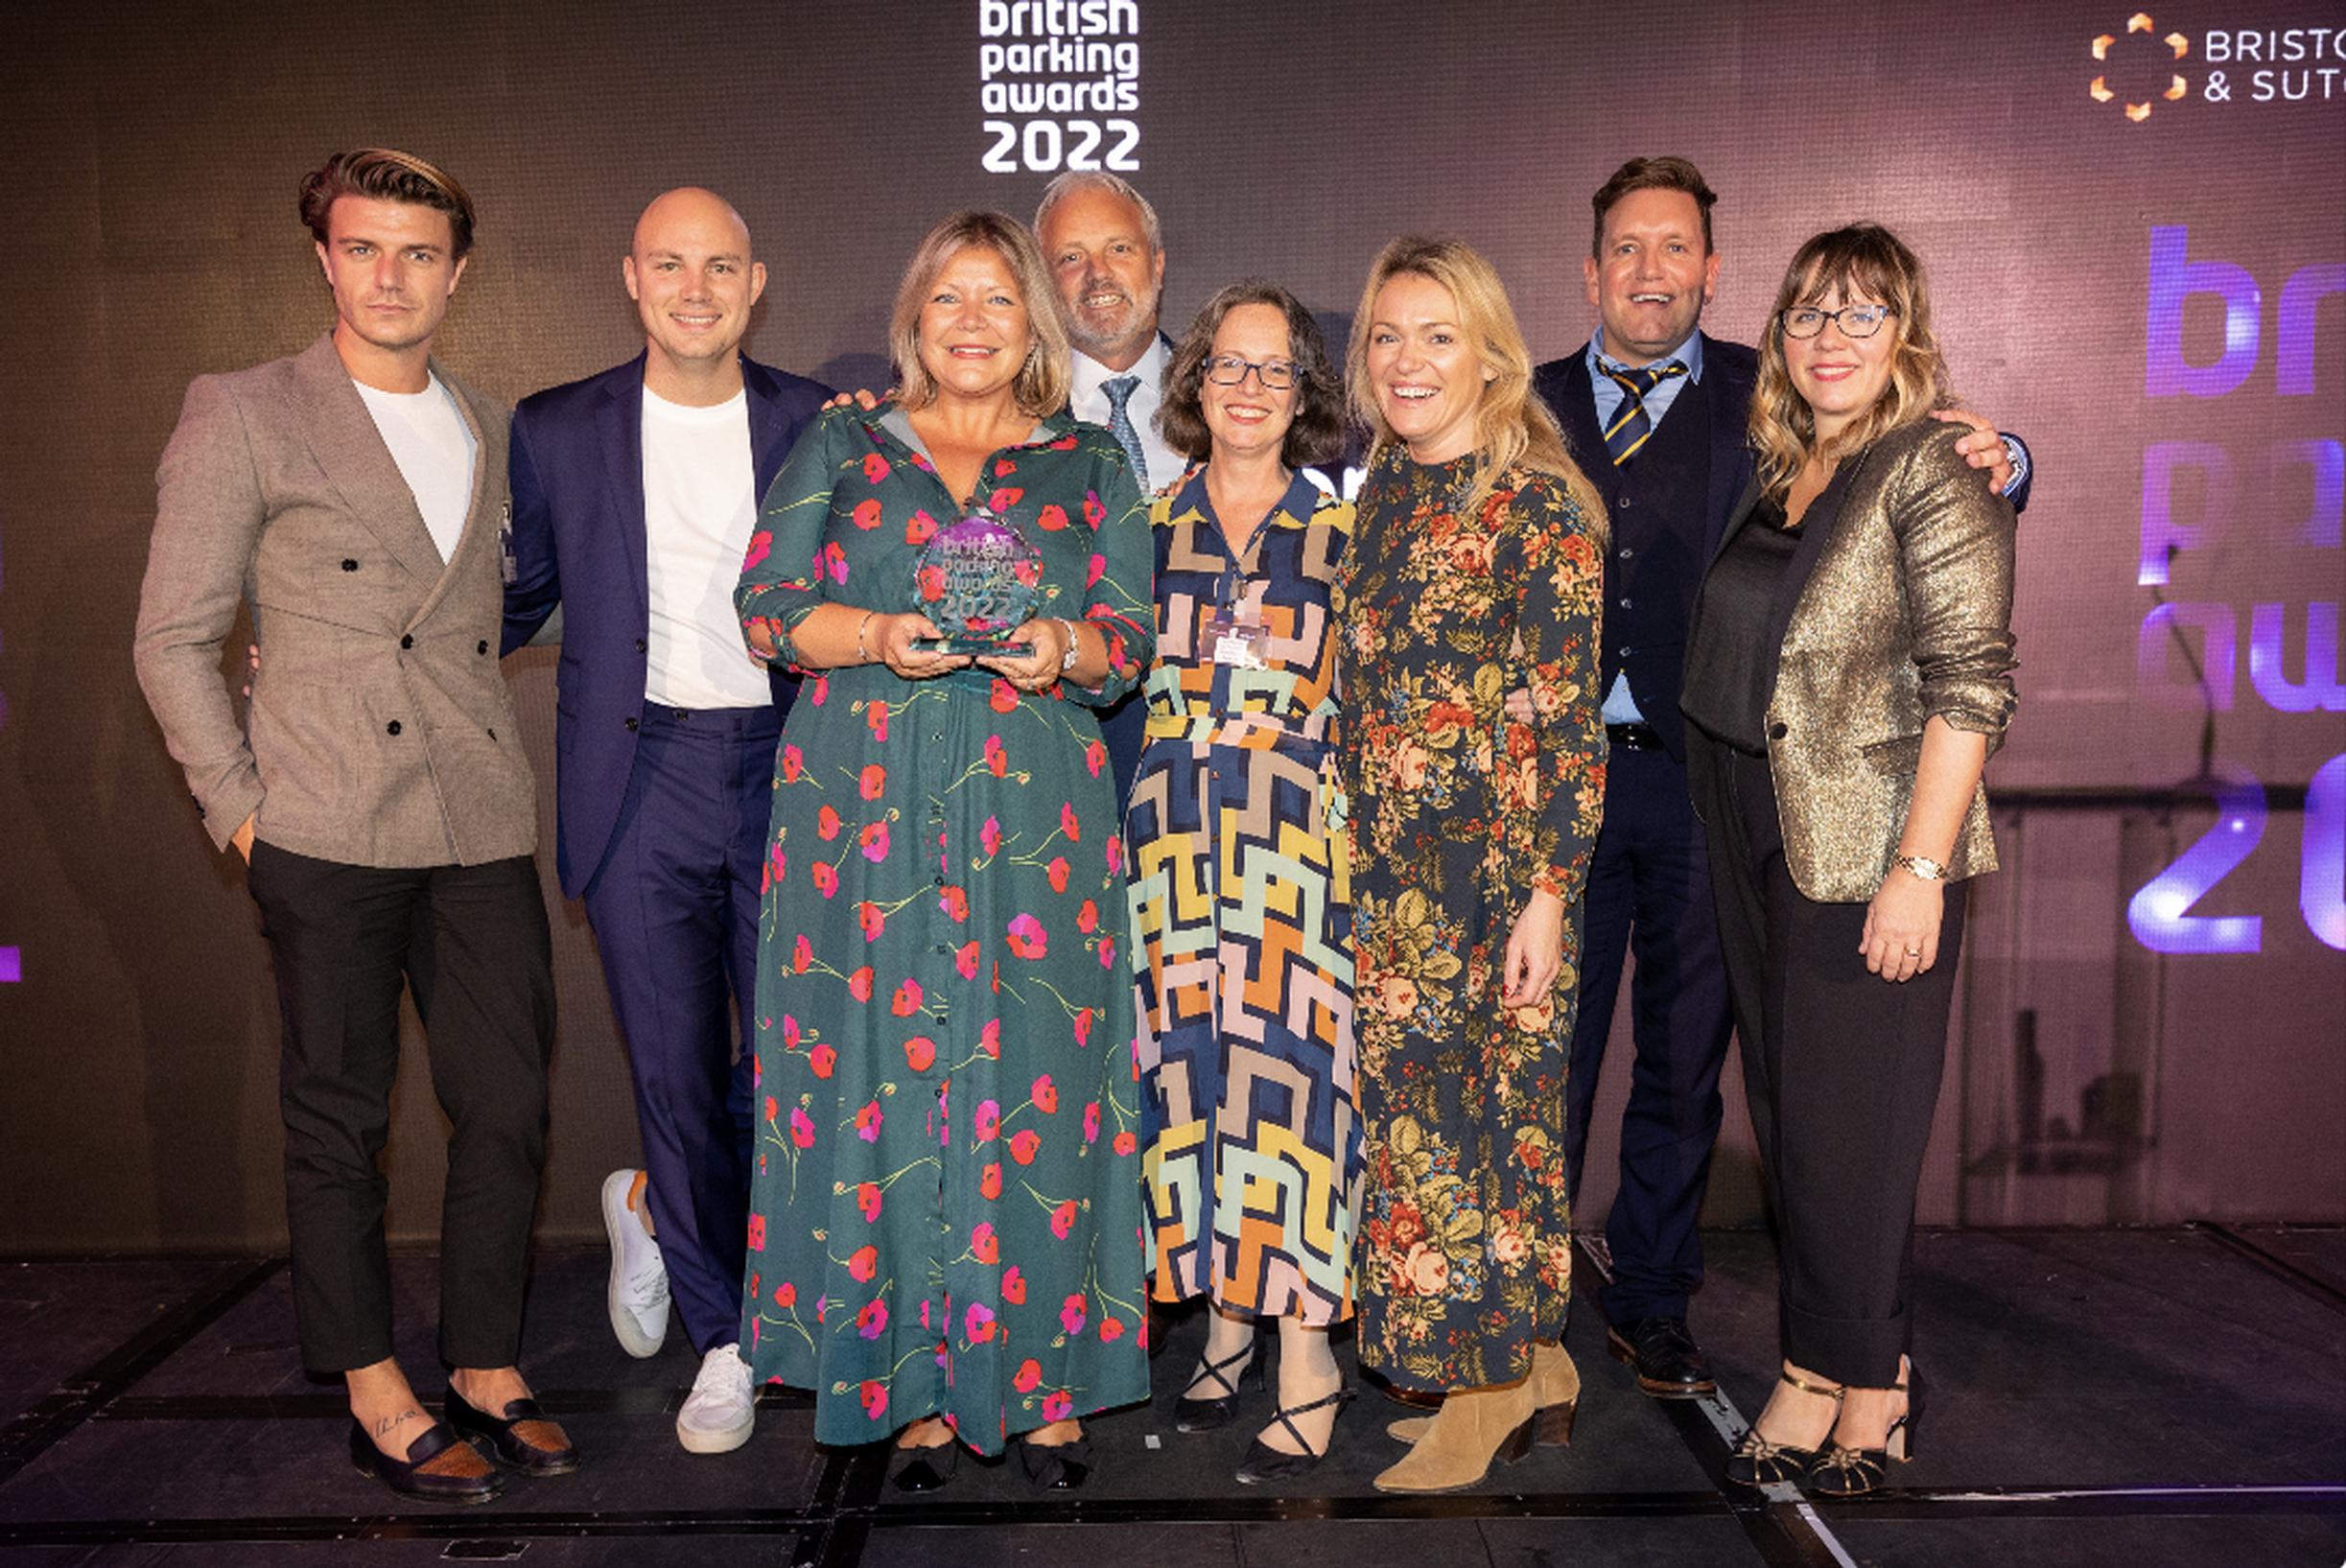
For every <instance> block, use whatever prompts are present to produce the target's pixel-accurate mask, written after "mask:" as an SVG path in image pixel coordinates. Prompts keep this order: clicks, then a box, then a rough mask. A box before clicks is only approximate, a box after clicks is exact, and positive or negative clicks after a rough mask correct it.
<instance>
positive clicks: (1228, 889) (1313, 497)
mask: <svg viewBox="0 0 2346 1568" xmlns="http://www.w3.org/2000/svg"><path fill="white" fill-rule="evenodd" d="M1151 522H1152V523H1153V525H1154V533H1155V538H1156V549H1157V572H1156V579H1157V617H1158V620H1157V627H1158V631H1157V666H1156V667H1155V668H1154V669H1153V670H1151V671H1150V673H1149V679H1148V685H1147V688H1146V693H1147V700H1148V744H1147V747H1146V749H1145V750H1143V751H1142V753H1141V754H1140V766H1139V770H1138V778H1137V780H1136V781H1135V784H1134V786H1133V798H1132V805H1131V807H1130V808H1129V810H1128V812H1127V814H1126V817H1125V823H1126V828H1125V831H1126V836H1127V838H1128V839H1129V840H1130V842H1131V845H1132V854H1133V885H1132V927H1133V933H1134V940H1135V942H1136V943H1138V946H1139V948H1140V952H1139V955H1138V958H1137V959H1136V962H1135V968H1136V969H1137V970H1138V1014H1139V1023H1140V1032H1139V1037H1138V1049H1139V1059H1140V1069H1141V1093H1142V1099H1143V1103H1144V1105H1145V1108H1146V1112H1147V1122H1148V1141H1147V1146H1146V1150H1145V1153H1144V1154H1143V1157H1142V1160H1141V1172H1142V1181H1143V1182H1144V1184H1145V1187H1146V1196H1147V1211H1148V1215H1149V1220H1150V1233H1151V1237H1152V1245H1151V1249H1150V1250H1151V1252H1152V1254H1153V1257H1154V1261H1155V1266H1156V1295H1157V1297H1158V1299H1161V1300H1168V1301H1170V1300H1180V1299H1185V1298H1188V1297H1193V1296H1199V1295H1210V1296H1211V1297H1212V1298H1213V1299H1214V1300H1215V1301H1217V1302H1219V1303H1221V1304H1223V1305H1225V1306H1230V1307H1233V1308H1237V1309H1239V1310H1243V1311H1247V1312H1254V1313H1261V1314H1266V1315H1270V1316H1286V1315H1293V1316H1296V1317H1298V1318H1300V1319H1302V1321H1303V1322H1308V1323H1313V1324H1321V1325H1325V1324H1327V1323H1330V1322H1337V1321H1339V1320H1341V1319H1343V1318H1345V1317H1348V1316H1349V1315H1350V1313H1351V1307H1352V1291H1351V1278H1352V1268H1351V1264H1352V1243H1353V1233H1354V1229H1355V1219H1356V1216H1357V1214H1358V1212H1359V1202H1360V1190H1359V1189H1360V1171H1361V1151H1360V1125H1359V1117H1358V1115H1357V1113H1356V1112H1355V1111H1354V1108H1353V1081H1354V1077H1355V1074H1354V1066H1353V1045H1352V913H1351V903H1350V898H1351V890H1350V886H1349V879H1348V873H1347V859H1346V850H1345V844H1344V838H1343V833H1342V830H1341V828H1340V827H1336V826H1332V825H1331V824H1333V823H1335V822H1337V821H1339V820H1340V811H1339V807H1338V802H1339V799H1340V792H1339V790H1338V788H1337V784H1336V766H1335V756H1334V752H1333V749H1332V748H1333V742H1334V740H1335V725H1336V701H1335V658H1336V647H1335V638H1334V621H1333V618H1332V616H1331V614H1330V600H1331V597H1332V596H1333V592H1334V588H1335V583H1336V576H1337V573H1338V572H1339V571H1340V569H1341V564H1342V561H1343V558H1344V551H1345V547H1346V545H1347V544H1348V543H1349V540H1350V537H1351V531H1352V508H1351V506H1350V505H1349V503H1345V502H1341V501H1338V500H1336V499H1335V498H1334V497H1332V496H1327V495H1325V494H1323V493H1322V492H1321V491H1320V490H1318V489H1316V488H1315V487H1314V486H1313V485H1312V483H1311V481H1310V480H1307V479H1304V478H1303V477H1302V476H1301V475H1298V476H1297V477H1296V478H1295V480H1294V481H1293V482H1292V483H1291V484H1290V485H1289V486H1288V489H1287V493H1286V494H1285V496H1283V497H1282V498H1281V499H1280V501H1279V504H1278V505H1276V506H1274V507H1273V508H1272V509H1271V511H1270V513H1269V514H1268V515H1267V516H1266V517H1265V518H1264V519H1263V520H1262V522H1261V524H1260V526H1259V527H1256V528H1255V529H1252V530H1250V533H1251V537H1249V538H1248V539H1246V540H1243V541H1239V542H1237V543H1236V544H1235V545H1233V543H1232V541H1231V540H1229V539H1227V538H1226V537H1225V535H1224V533H1223V530H1222V527H1221V525H1220V524H1219V523H1217V522H1216V521H1215V519H1214V515H1213V506H1212V503H1211V502H1210V501H1209V500H1208V496H1207V493H1206V480H1205V474H1204V471H1203V470H1199V471H1198V472H1197V473H1195V474H1194V475H1193V476H1192V477H1191V478H1190V479H1189V480H1188V481H1187V482H1186V483H1185V484H1184V485H1181V486H1178V487H1176V488H1175V489H1173V490H1168V491H1167V492H1166V493H1165V494H1163V495H1161V497H1160V498H1159V499H1158V501H1157V503H1156V505H1155V507H1154V508H1153V510H1152V512H1151ZM1225 618H1226V619H1227V620H1229V621H1230V622H1231V623H1232V624H1233V625H1235V626H1239V627H1249V626H1255V627H1260V628H1261V631H1262V639H1261V644H1260V649H1259V653H1258V655H1257V657H1259V659H1260V660H1261V667H1250V666H1249V665H1246V664H1239V663H1229V662H1220V661H1217V660H1216V658H1215V651H1216V645H1217V643H1218V641H1219V639H1218V637H1217V635H1216V633H1215V631H1214V629H1213V628H1214V627H1215V625H1216V622H1217V620H1220V619H1225Z"/></svg>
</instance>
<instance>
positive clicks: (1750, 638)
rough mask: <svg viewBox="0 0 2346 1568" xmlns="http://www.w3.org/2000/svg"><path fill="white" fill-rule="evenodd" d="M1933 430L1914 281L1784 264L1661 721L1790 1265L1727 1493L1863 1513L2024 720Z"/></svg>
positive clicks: (1824, 252)
mask: <svg viewBox="0 0 2346 1568" xmlns="http://www.w3.org/2000/svg"><path fill="white" fill-rule="evenodd" d="M1945 401H1946V394H1945V387H1944V384H1943V377H1942V373H1941V366H1940V360H1939V353H1938V347H1937V343H1936V340H1935V338H1934V337H1933V335H1932V331H1931V309H1930V295H1929V291H1928V289H1927V287H1926V285H1925V281H1924V278H1923V273H1922V267H1921V264H1920V263H1919V262H1917V261H1916V260H1915V259H1914V256H1913V253H1912V251H1910V250H1908V249H1907V247H1906V246H1904V245H1903V244H1901V243H1900V242H1899V241H1898V239H1897V238H1896V237H1895V236H1894V235H1892V234H1890V233H1889V231H1888V230H1886V229H1882V228H1878V227H1875V226H1873V225H1870V224H1861V225H1857V226H1854V227H1850V228H1843V229H1837V230H1834V231H1832V232H1830V233H1826V234H1820V235H1818V236H1817V237H1816V238H1815V239H1813V240H1811V241H1809V242H1808V244H1806V245H1804V246H1801V247H1800V250H1799V252H1798V253H1797V254H1796V255H1795V256H1794V258H1793V261H1792V265H1791V267H1790V268H1789V269H1788V270H1787V271H1786V273H1785V278H1784V283H1783V286H1782V288H1781V289H1780V290H1779V291H1778V293H1777V295H1776V302H1775V311H1774V314H1773V315H1772V316H1771V318H1770V322H1769V328H1768V331H1767V333H1766V335H1765V337H1764V339H1763V342H1762V346H1761V349H1760V367H1759V380H1758V386H1757V389H1756V391H1755V392H1754V394H1753V397H1752V404H1751V437H1752V443H1753V445H1754V447H1755V448H1756V450H1757V455H1758V472H1757V475H1756V477H1755V479H1754V480H1753V483H1752V486H1751V489H1750V491H1749V493H1748V494H1747V495H1746V496H1745V498H1744V501H1743V503H1742V504H1741V506H1739V507H1738V509H1737V511H1736V513H1735V514H1734V516H1733V518H1732V519H1731V520H1730V522H1729V523H1728V526H1727V528H1726V532H1725V535H1724V538H1723V540H1722V542H1721V544H1720V547H1719V550H1718V553H1717V554H1716V555H1715V556H1714V557H1713V558H1712V561H1711V565H1710V568H1709V571H1708V572H1707V573H1706V574H1705V576H1704V578H1703V583H1702V588H1701V594H1700V595H1699V597H1697V599H1696V604H1695V612H1694V620H1693V626H1692V629H1691V630H1690V632H1689V636H1688V648H1687V663H1686V683H1685V689H1684V695H1683V699H1682V702H1681V706H1682V708H1683V710H1684V712H1685V714H1686V716H1687V718H1688V719H1689V720H1690V721H1691V724H1690V728H1689V732H1688V755H1689V762H1690V764H1691V774H1692V783H1693V787H1694V792H1695V806H1696V809H1697V811H1698V812H1699V813H1700V814H1701V817H1702V819H1703V825H1704V828H1705V831H1706V834H1707V839H1708V844H1709V849H1710V860H1711V878H1712V884H1713V888H1714V890H1715V892H1716V894H1717V897H1718V901H1719V921H1720V935H1721V939H1722V946H1723V947H1724V950H1725V955H1726V962H1727V973H1728V983H1729V987H1730V989H1731V991H1732V993H1733V995H1734V1002H1735V1013H1736V1024H1737V1032H1738V1033H1739V1035H1740V1036H1741V1038H1742V1041H1743V1056H1744V1076H1745V1084H1746V1087H1747V1089H1748V1095H1749V1099H1750V1111H1751V1122H1752V1127H1753V1130H1754V1132H1755V1133H1756V1134H1757V1136H1758V1141H1759V1150H1760V1160H1761V1164H1762V1167H1763V1170H1764V1171H1765V1174H1766V1176H1767V1180H1768V1187H1769V1195H1770V1198H1771V1201H1772V1204H1773V1205H1774V1212H1775V1219H1776V1227H1777V1244H1778V1252H1779V1258H1780V1263H1781V1287H1780V1288H1781V1305H1780V1327H1781V1336H1782V1341H1783V1375H1782V1378H1781V1379H1780V1381H1779V1382H1778V1383H1777V1385H1776V1387H1775V1390H1774V1392H1773V1394H1772V1396H1771V1398H1770V1399H1769V1401H1768V1406H1767V1409H1766V1410H1764V1411H1762V1412H1761V1414H1760V1416H1759V1418H1758V1419H1757V1420H1756V1421H1755V1422H1753V1423H1752V1428H1751V1431H1750V1433H1749V1434H1748V1436H1747V1438H1746V1439H1745V1441H1744V1443H1743V1446H1742V1447H1741V1448H1740V1449H1739V1450H1738V1451H1737V1452H1736V1454H1735V1455H1734V1456H1733V1458H1732V1459H1731V1460H1730V1461H1729V1464H1728V1472H1727V1473H1728V1475H1729V1477H1730V1479H1733V1480H1737V1481H1740V1482H1744V1483H1746V1484H1751V1485H1765V1484H1768V1483H1771V1482H1779V1481H1805V1483H1806V1484H1807V1485H1808V1486H1811V1487H1812V1488H1813V1489H1816V1490H1819V1491H1823V1492H1827V1493H1832V1494H1843V1495H1845V1494H1852V1493H1856V1492H1863V1491H1868V1490H1871V1489H1872V1488H1873V1487H1874V1486H1878V1485H1880V1483H1881V1480H1882V1475H1883V1468H1884V1464H1885V1463H1886V1462H1887V1461H1888V1460H1889V1459H1905V1458H1909V1457H1911V1456H1912V1451H1913V1439H1914V1431H1915V1427H1916V1424H1917V1422H1918V1419H1919V1416H1920V1413H1921V1406H1922V1396H1923V1387H1922V1383H1921V1381H1920V1379H1919V1377H1918V1376H1916V1375H1914V1373H1913V1371H1912V1364H1911V1363H1910V1362H1909V1360H1908V1359H1907V1355H1906V1351H1907V1347H1908V1341H1909V1336H1910V1318H1909V1300H1908V1283H1907V1264H1908V1251H1909V1243H1910V1240H1911V1237H1912V1229H1913V1213H1914V1189H1915V1185H1916V1182H1918V1181H1919V1179H1920V1176H1921V1170H1922V1155H1923V1145H1924V1143H1925V1141H1926V1140H1927V1139H1928V1137H1929V1135H1930V1130H1931V1118H1932V1112H1933V1111H1934V1109H1935V1104H1936V1101H1937V1097H1938V1081H1939V1072H1940V1068H1941V1065H1943V1062H1944V1059H1945V1053H1946V1036H1947V1015H1948V1007H1949V1003H1950V1001H1951V1000H1952V997H1953V993H1954V975H1955V967H1956V959H1957V955H1958V951H1959V946H1960V943H1961V938H1962V924H1963V905H1964V882H1965V880H1966V879H1967V878H1970V877H1973V876H1975V875H1977V874H1979V873H1981V872H1985V871H1993V870H1994V869H1995V867H1996V852H1995V844H1994V841H1993V839H1992V838H1991V836H1990V834H1989V831H1988V823H1987V802H1986V796H1985V795H1984V793H1983V792H1982V788H1981V784H1980V777H1981V772H1982V767H1983V766H1984V764H1985V763H1986V761H1987V755H1988V753H1989V752H1990V751H1991V750H1992V749H1994V747H1995V746H1996V744H1997V743H1998V741H1999V740H2000V738H2001V737H2002V735H2003V732H2004V728H2005V725H2006V722H2007V721H2008V720H2009V719H2010V717H2011V713H2012V704H2013V693H2012V682H2011V677H2010V670H2011V669H2012V667H2013V657H2012V636H2011V631H2010V615H2011V600H2012V535H2013V520H2012V509H2011V506H2010V505H2009V504H2008V503H2006V501H2004V500H2003V498H2001V497H1999V496H1996V495H1993V494H1991V493H1990V492H1989V490H1988V489H1987V487H1986V486H1984V485H1983V484H1982V483H1981V482H1980V480H1979V477H1978V476H1977V475H1976V474H1975V473H1973V472H1972V471H1971V470H1970V469H1969V468H1968V467H1967V466H1966V465H1965V463H1964V460H1963V458H1962V457H1961V456H1959V455H1958V454H1957V452H1956V450H1955V443H1956V439H1957V436H1958V435H1959V430H1951V429H1949V428H1948V427H1947V426H1945V425H1943V424H1939V423H1937V422H1935V421H1934V420H1932V419H1931V418H1930V417H1929V414H1930V410H1932V409H1933V408H1934V407H1935V406H1938V405H1940V404H1942V403H1944V402H1945ZM1828 1439H1829V1440H1828Z"/></svg>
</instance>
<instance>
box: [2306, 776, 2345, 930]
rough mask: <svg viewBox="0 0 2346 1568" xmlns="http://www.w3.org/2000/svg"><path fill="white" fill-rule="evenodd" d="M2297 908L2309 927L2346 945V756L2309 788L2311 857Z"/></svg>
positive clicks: (2308, 842) (2308, 847)
mask: <svg viewBox="0 0 2346 1568" xmlns="http://www.w3.org/2000/svg"><path fill="white" fill-rule="evenodd" d="M2297 875H2298V888H2297V907H2298V908H2299V909H2300V910H2302V911H2303V912H2304V914H2305V917H2306V929H2307V930H2309V931H2311V932H2312V933H2313V934H2314V935H2315V936H2317V937H2319V938H2321V940H2322V941H2324V942H2326V943H2328V944H2329V945H2330V946H2331V947H2333V948H2346V757H2333V758H2331V759H2330V761H2327V762H2324V763H2323V764H2322V767H2321V771H2320V772H2318V773H2316V774H2314V775H2313V785H2312V787H2311V788H2310V789H2308V790H2307V791H2306V839H2305V855H2304V859H2303V861H2302V862H2301V869H2300V870H2299V872H2298V874H2297Z"/></svg>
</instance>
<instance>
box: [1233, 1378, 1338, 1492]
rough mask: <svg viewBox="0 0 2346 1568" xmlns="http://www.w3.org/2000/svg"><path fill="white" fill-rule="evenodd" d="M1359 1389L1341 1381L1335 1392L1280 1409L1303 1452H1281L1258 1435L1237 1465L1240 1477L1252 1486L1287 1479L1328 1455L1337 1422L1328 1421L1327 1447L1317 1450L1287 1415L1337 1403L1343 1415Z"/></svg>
mask: <svg viewBox="0 0 2346 1568" xmlns="http://www.w3.org/2000/svg"><path fill="white" fill-rule="evenodd" d="M1356 1392H1359V1391H1358V1390H1355V1389H1351V1388H1348V1387H1346V1386H1345V1385H1343V1384H1338V1385H1337V1386H1336V1392H1334V1393H1330V1394H1325V1395H1323V1396H1321V1397H1320V1398H1318V1399H1314V1400H1313V1401H1312V1402H1311V1403H1310V1404H1307V1405H1296V1406H1293V1407H1292V1408H1289V1409H1285V1410H1281V1411H1279V1413H1278V1414H1277V1416H1276V1417H1275V1418H1276V1419H1277V1420H1278V1422H1279V1425H1281V1426H1283V1427H1285V1428H1286V1429H1287V1431H1288V1433H1289V1434H1290V1435H1292V1436H1293V1437H1294V1439H1295V1440H1296V1444H1297V1446H1298V1447H1300V1448H1302V1453H1300V1454H1282V1453H1280V1452H1279V1450H1278V1449H1276V1448H1274V1447H1272V1446H1271V1445H1270V1444H1269V1443H1266V1442H1264V1441H1263V1440H1262V1439H1260V1438H1256V1439H1255V1443H1254V1446H1253V1447H1251V1448H1249V1449H1248V1450H1247V1451H1246V1458H1245V1460H1244V1461H1242V1462H1241V1463H1239V1465H1238V1480H1239V1481H1240V1482H1241V1483H1242V1484H1243V1485H1245V1486H1260V1485H1261V1484H1262V1483H1264V1482H1266V1481H1285V1480H1287V1479H1288V1478H1290V1477H1292V1476H1299V1475H1302V1473H1303V1472H1304V1471H1306V1470H1308V1469H1310V1468H1311V1467H1312V1466H1313V1465H1315V1464H1317V1463H1320V1462H1321V1461H1322V1460H1324V1459H1325V1458H1327V1455H1328V1450H1329V1449H1332V1448H1334V1447H1335V1446H1336V1425H1335V1422H1334V1421H1330V1422H1329V1423H1328V1428H1327V1447H1326V1448H1323V1449H1321V1450H1320V1451H1319V1452H1318V1453H1314V1452H1312V1447H1311V1443H1310V1441H1309V1440H1308V1439H1305V1438H1304V1436H1303V1434H1302V1430H1301V1429H1300V1428H1298V1427H1297V1425H1296V1424H1295V1422H1294V1421H1292V1420H1290V1419H1288V1417H1289V1416H1303V1415H1308V1414H1309V1413H1310V1412H1312V1411H1315V1410H1325V1409H1326V1408H1327V1407H1328V1406H1329V1405H1334V1406H1335V1407H1336V1414H1337V1416H1339V1417H1341V1416H1343V1415H1344V1407H1345V1406H1346V1405H1347V1404H1349V1403H1350V1402H1351V1398H1352V1395H1353V1394H1354V1393H1356Z"/></svg>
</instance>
